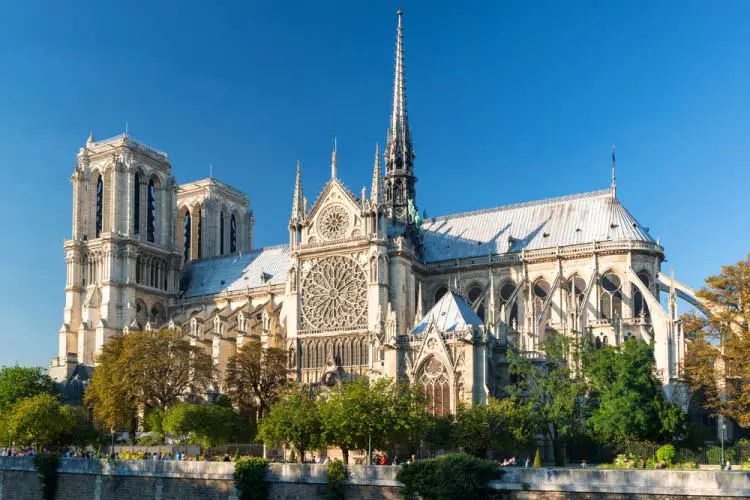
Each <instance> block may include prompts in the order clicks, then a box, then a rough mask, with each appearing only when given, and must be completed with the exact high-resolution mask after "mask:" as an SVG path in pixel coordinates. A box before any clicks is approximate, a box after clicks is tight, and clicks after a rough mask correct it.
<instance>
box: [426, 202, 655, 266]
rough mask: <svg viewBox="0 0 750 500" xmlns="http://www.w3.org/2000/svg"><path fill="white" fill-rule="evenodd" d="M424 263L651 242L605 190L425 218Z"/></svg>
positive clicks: (650, 238) (645, 229)
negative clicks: (610, 243) (593, 244)
mask: <svg viewBox="0 0 750 500" xmlns="http://www.w3.org/2000/svg"><path fill="white" fill-rule="evenodd" d="M422 229H423V231H424V239H423V242H424V256H425V260H426V261H427V262H438V261H444V260H453V259H463V258H469V257H481V256H487V255H490V254H503V253H510V252H520V251H521V250H536V249H541V248H554V247H557V246H566V245H575V244H580V243H590V242H594V241H644V242H649V243H654V239H653V238H652V237H651V235H649V234H648V229H647V228H645V227H643V226H641V225H640V224H639V223H638V221H637V220H636V219H635V218H634V217H633V216H632V215H631V214H630V212H628V210H627V209H626V208H625V207H624V206H623V205H622V203H620V201H619V200H618V199H617V198H616V197H614V196H613V195H612V191H611V190H609V189H606V190H602V191H593V192H590V193H582V194H574V195H570V196H563V197H560V198H550V199H547V200H539V201H531V202H526V203H519V204H516V205H506V206H500V207H496V208H490V209H485V210H478V211H475V212H465V213H459V214H453V215H446V216H442V217H434V218H432V219H425V220H424V222H423V223H422Z"/></svg>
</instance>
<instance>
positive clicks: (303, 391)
mask: <svg viewBox="0 0 750 500" xmlns="http://www.w3.org/2000/svg"><path fill="white" fill-rule="evenodd" d="M315 398H316V394H315V392H314V391H313V390H311V389H310V388H309V387H305V386H302V385H294V386H292V387H290V388H289V389H287V391H286V392H285V393H284V394H282V396H281V397H280V398H279V400H278V401H276V402H275V403H273V404H272V405H271V407H270V409H269V412H268V414H267V415H266V416H265V417H264V418H263V419H262V420H261V421H260V423H259V424H258V438H259V439H260V440H261V441H263V442H264V443H266V444H269V445H271V446H292V447H293V448H294V449H295V450H297V454H298V459H299V460H302V459H303V458H304V454H305V451H307V450H310V449H312V448H313V447H315V446H318V445H320V444H321V440H320V437H321V422H320V415H319V412H318V406H317V402H316V400H315Z"/></svg>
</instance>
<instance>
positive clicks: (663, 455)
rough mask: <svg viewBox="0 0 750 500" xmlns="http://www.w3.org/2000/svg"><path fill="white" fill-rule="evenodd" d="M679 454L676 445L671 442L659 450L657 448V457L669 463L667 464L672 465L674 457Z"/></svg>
mask: <svg viewBox="0 0 750 500" xmlns="http://www.w3.org/2000/svg"><path fill="white" fill-rule="evenodd" d="M676 456H677V451H676V450H675V449H674V446H673V445H671V444H665V445H664V446H662V447H661V448H659V449H658V450H656V459H657V460H658V461H660V462H661V461H664V462H666V463H667V465H672V463H674V458H675V457H676Z"/></svg>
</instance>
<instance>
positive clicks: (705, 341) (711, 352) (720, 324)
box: [682, 256, 750, 428]
mask: <svg viewBox="0 0 750 500" xmlns="http://www.w3.org/2000/svg"><path fill="white" fill-rule="evenodd" d="M696 295H697V296H698V298H699V299H701V300H702V301H703V303H704V305H705V306H706V308H707V309H708V311H709V312H710V314H709V315H708V316H704V315H698V314H695V313H690V314H686V315H683V317H682V323H683V327H684V331H685V335H686V338H687V339H688V342H689V344H688V348H687V349H686V355H685V364H684V368H685V373H686V379H687V381H688V382H689V384H690V386H691V388H692V389H693V391H695V392H697V393H700V394H702V395H703V398H704V406H705V407H706V408H707V409H708V410H709V411H710V412H711V413H712V414H714V415H724V416H726V417H729V418H731V419H732V420H734V421H735V422H737V424H739V425H740V426H741V427H746V428H747V427H750V390H748V387H750V385H749V383H750V256H748V259H747V260H742V261H740V262H738V263H736V264H734V265H730V266H722V267H721V272H720V273H719V274H717V275H714V276H709V277H708V278H706V280H705V286H704V287H703V288H702V289H700V290H699V291H698V292H697V294H696Z"/></svg>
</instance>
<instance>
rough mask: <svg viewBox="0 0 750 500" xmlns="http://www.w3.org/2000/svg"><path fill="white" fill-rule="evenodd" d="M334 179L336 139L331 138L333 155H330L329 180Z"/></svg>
mask: <svg viewBox="0 0 750 500" xmlns="http://www.w3.org/2000/svg"><path fill="white" fill-rule="evenodd" d="M335 178H336V138H335V137H334V138H333V153H331V179H335Z"/></svg>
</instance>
